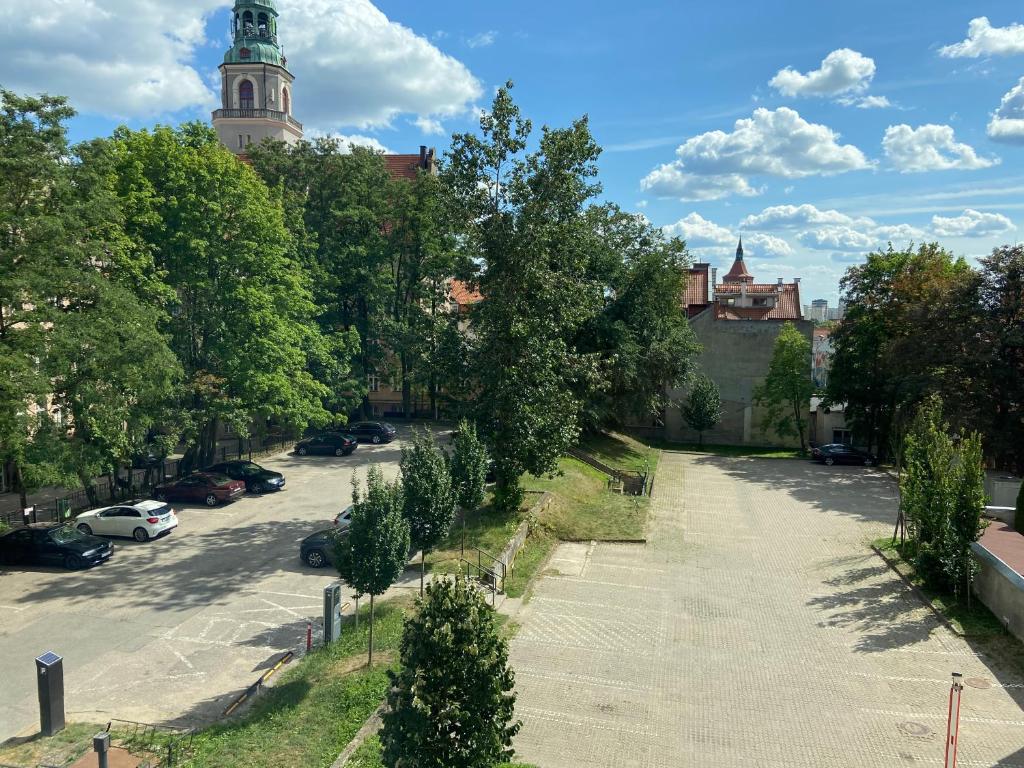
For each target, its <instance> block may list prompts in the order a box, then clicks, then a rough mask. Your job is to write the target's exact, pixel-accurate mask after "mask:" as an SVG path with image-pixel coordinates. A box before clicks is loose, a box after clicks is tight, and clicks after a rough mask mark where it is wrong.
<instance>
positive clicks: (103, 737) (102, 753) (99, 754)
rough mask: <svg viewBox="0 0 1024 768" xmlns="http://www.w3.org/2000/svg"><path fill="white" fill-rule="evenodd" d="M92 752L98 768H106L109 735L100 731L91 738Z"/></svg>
mask: <svg viewBox="0 0 1024 768" xmlns="http://www.w3.org/2000/svg"><path fill="white" fill-rule="evenodd" d="M92 750H93V752H95V753H96V759H97V760H99V767H100V768H107V752H109V751H110V734H109V733H107V732H106V731H100V732H99V733H97V734H96V735H95V736H93V737H92Z"/></svg>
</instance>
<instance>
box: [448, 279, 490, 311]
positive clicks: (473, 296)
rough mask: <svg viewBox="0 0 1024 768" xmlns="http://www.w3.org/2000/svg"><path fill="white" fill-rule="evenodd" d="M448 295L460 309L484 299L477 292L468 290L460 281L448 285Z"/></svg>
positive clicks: (453, 281) (471, 289)
mask: <svg viewBox="0 0 1024 768" xmlns="http://www.w3.org/2000/svg"><path fill="white" fill-rule="evenodd" d="M448 294H449V295H450V296H451V297H452V301H454V302H455V303H456V304H458V305H459V306H460V307H467V306H469V305H471V304H476V303H478V302H480V301H483V299H484V297H483V296H481V295H480V292H479V291H477V290H475V289H473V288H470V287H469V286H468V285H466V283H464V282H463V281H462V280H452V281H451V282H450V283H449V284H448Z"/></svg>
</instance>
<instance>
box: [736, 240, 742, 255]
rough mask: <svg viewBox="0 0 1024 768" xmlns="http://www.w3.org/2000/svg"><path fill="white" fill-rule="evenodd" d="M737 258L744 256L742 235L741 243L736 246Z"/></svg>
mask: <svg viewBox="0 0 1024 768" xmlns="http://www.w3.org/2000/svg"><path fill="white" fill-rule="evenodd" d="M736 258H737V259H742V258H743V238H742V237H741V238H740V244H739V245H737V246H736Z"/></svg>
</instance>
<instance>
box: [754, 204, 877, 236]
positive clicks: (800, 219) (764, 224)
mask: <svg viewBox="0 0 1024 768" xmlns="http://www.w3.org/2000/svg"><path fill="white" fill-rule="evenodd" d="M857 224H867V225H869V226H871V225H874V222H872V221H871V219H853V218H851V217H850V216H847V215H846V214H845V213H840V212H839V211H836V210H827V211H822V210H820V209H819V208H816V207H815V206H813V205H811V204H810V203H804V204H803V205H773V206H771V207H769V208H765V209H764V210H763V211H761V213H757V214H751V215H750V216H747V217H746V218H745V219H744V220H743V223H742V225H741V226H742V227H743V228H744V229H769V230H777V229H793V228H796V227H807V226H818V225H833V226H834V225H845V226H855V225H857Z"/></svg>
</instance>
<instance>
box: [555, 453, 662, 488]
mask: <svg viewBox="0 0 1024 768" xmlns="http://www.w3.org/2000/svg"><path fill="white" fill-rule="evenodd" d="M567 453H568V454H569V455H570V456H572V457H573V458H574V459H577V460H579V461H582V462H583V463H584V464H587V465H589V466H591V467H593V468H594V469H596V470H598V471H599V472H604V474H606V475H608V478H609V479H608V487H609V488H611V489H613V490H616V491H619V492H620V493H624V494H625V495H627V496H647V495H649V494H650V492H651V488H652V486H653V483H652V482H651V473H650V470H649V469H648V468H647V467H646V466H645V468H644V471H643V472H638V471H635V470H629V469H616V468H615V467H610V466H608V465H607V464H605V463H604V462H603V461H601V460H599V459H597V458H595V457H593V456H591V455H590V454H589V453H587V452H586V451H582V450H580V449H579V448H570V449H569V450H568V451H567ZM645 465H646V462H645Z"/></svg>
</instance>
